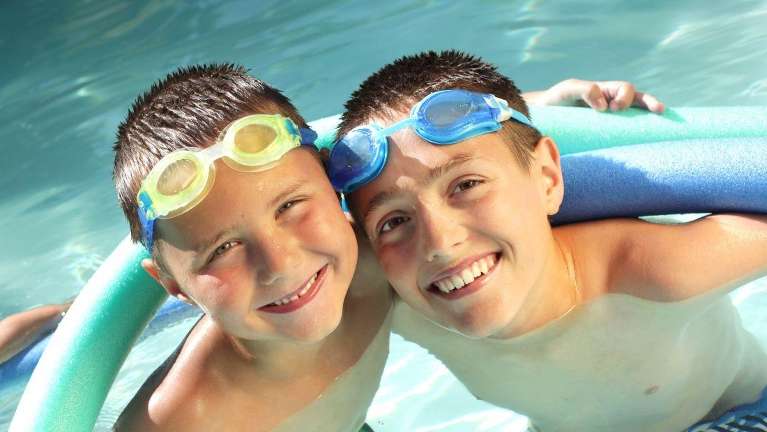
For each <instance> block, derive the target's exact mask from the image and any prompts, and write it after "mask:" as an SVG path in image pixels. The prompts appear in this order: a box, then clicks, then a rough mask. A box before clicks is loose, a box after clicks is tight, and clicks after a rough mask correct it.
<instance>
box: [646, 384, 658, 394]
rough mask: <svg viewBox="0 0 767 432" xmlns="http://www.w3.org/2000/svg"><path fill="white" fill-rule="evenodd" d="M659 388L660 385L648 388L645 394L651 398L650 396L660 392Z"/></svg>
mask: <svg viewBox="0 0 767 432" xmlns="http://www.w3.org/2000/svg"><path fill="white" fill-rule="evenodd" d="M659 388H660V386H658V385H651V386H650V387H647V389H645V391H644V394H646V395H648V396H649V395H651V394H653V393H655V392H656V391H658V389H659Z"/></svg>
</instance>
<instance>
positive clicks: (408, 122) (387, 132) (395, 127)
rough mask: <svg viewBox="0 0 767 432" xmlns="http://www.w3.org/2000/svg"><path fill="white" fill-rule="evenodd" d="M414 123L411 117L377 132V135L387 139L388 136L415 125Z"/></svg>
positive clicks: (414, 120)
mask: <svg viewBox="0 0 767 432" xmlns="http://www.w3.org/2000/svg"><path fill="white" fill-rule="evenodd" d="M416 122H417V120H416V119H414V118H413V117H410V118H406V119H404V120H402V121H399V122H397V123H394V124H393V125H391V126H389V127H387V128H386V129H381V130H379V131H378V134H379V135H383V136H385V137H388V136H390V135H392V134H393V133H395V132H397V131H398V130H400V129H404V128H406V127H409V126H412V125H415V123H416Z"/></svg>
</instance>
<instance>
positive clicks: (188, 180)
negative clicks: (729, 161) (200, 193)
mask: <svg viewBox="0 0 767 432" xmlns="http://www.w3.org/2000/svg"><path fill="white" fill-rule="evenodd" d="M198 172H199V170H198V165H197V164H196V163H194V161H192V160H190V159H180V160H177V161H175V162H173V163H171V164H170V165H168V166H167V167H166V168H165V169H164V170H163V172H162V174H160V177H159V178H158V179H157V191H158V192H160V193H161V194H163V195H166V196H173V195H177V194H179V193H181V192H183V191H184V190H186V189H187V188H189V186H191V185H192V184H193V183H194V180H195V179H196V178H197V175H198V174H197V173H198Z"/></svg>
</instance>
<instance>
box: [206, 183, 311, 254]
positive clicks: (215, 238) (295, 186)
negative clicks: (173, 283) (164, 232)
mask: <svg viewBox="0 0 767 432" xmlns="http://www.w3.org/2000/svg"><path fill="white" fill-rule="evenodd" d="M304 183H305V182H303V181H295V182H293V183H288V185H287V186H286V187H285V188H284V189H283V190H282V191H281V192H280V193H279V194H277V196H275V197H274V198H272V199H271V200H269V203H268V206H267V207H266V208H272V207H275V206H276V205H277V204H279V202H280V201H282V200H284V199H285V197H286V196H288V195H291V194H293V193H295V192H296V191H297V190H299V189H301V187H302V186H303V185H304ZM231 231H232V228H227V229H222V230H219V231H218V232H217V233H216V234H214V235H212V236H210V237H207V238H205V239H203V240H201V241H199V242H198V243H197V246H196V247H195V248H194V251H195V253H196V254H201V253H203V252H205V251H207V250H208V249H210V247H211V245H213V244H215V243H219V242H220V241H221V239H222V238H223V237H226V236H227V235H228V234H229V232H231Z"/></svg>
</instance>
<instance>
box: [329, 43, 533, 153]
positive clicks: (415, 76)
mask: <svg viewBox="0 0 767 432" xmlns="http://www.w3.org/2000/svg"><path fill="white" fill-rule="evenodd" d="M454 88H460V89H465V90H471V91H476V92H482V93H490V94H493V95H495V96H497V97H499V98H501V99H505V100H506V101H507V102H508V103H509V106H510V107H511V108H513V109H515V110H517V111H519V112H521V113H523V114H525V115H526V116H528V118H529V117H530V113H529V111H528V109H527V104H526V103H525V101H524V99H522V96H521V94H520V91H519V89H518V88H517V86H516V85H514V82H513V81H511V80H510V79H509V78H507V77H505V76H504V75H502V74H500V73H499V72H498V71H497V70H496V68H495V66H493V65H491V64H489V63H486V62H484V61H482V60H481V59H480V58H478V57H474V56H471V55H469V54H466V53H462V52H460V51H454V50H450V51H442V52H434V51H428V52H423V53H420V54H415V55H411V56H404V57H401V58H399V59H397V60H395V61H394V62H392V63H390V64H388V65H386V66H384V67H382V68H381V69H379V70H378V72H376V73H374V74H373V75H371V76H370V77H368V78H367V79H366V80H365V81H364V82H363V83H362V84H361V85H360V87H359V88H358V89H357V90H356V91H355V92H354V93H352V95H351V97H350V98H349V100H348V101H347V102H346V104H345V112H344V113H343V115H342V116H341V123H340V124H339V127H338V136H339V137H340V136H343V135H345V134H346V133H348V132H349V131H350V130H352V129H354V128H355V127H357V126H359V125H361V124H364V123H366V122H368V121H370V119H371V118H372V117H374V116H376V115H378V116H380V115H381V114H383V115H387V114H389V113H393V112H394V111H398V112H402V111H408V110H409V109H410V107H411V106H412V105H413V104H415V103H416V102H418V101H419V100H421V99H423V98H424V97H425V96H427V95H428V94H430V93H433V92H435V91H439V90H447V89H454ZM501 132H502V136H503V137H504V138H505V140H506V141H507V142H508V143H509V148H510V149H511V151H512V153H513V154H514V156H515V158H516V159H517V161H518V162H519V163H520V164H521V165H522V166H523V167H525V168H527V167H529V164H530V158H531V152H532V150H533V148H534V147H535V144H536V143H537V142H538V140H540V139H541V134H540V132H538V130H537V129H535V128H532V127H528V126H524V125H522V124H520V123H517V122H515V121H507V122H503V128H502V129H501Z"/></svg>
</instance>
